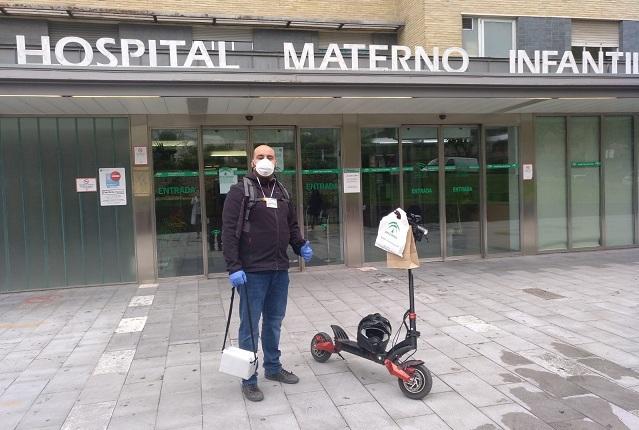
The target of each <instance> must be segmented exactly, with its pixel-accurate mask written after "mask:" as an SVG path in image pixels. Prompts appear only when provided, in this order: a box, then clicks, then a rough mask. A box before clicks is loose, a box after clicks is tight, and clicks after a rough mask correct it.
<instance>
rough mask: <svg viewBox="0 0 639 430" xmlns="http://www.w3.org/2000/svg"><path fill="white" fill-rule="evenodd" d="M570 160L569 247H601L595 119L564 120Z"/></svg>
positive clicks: (598, 167)
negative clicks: (566, 122) (566, 128)
mask: <svg viewBox="0 0 639 430" xmlns="http://www.w3.org/2000/svg"><path fill="white" fill-rule="evenodd" d="M568 154H569V157H570V235H569V238H570V245H571V247H572V248H573V249H576V248H591V247H597V246H600V245H601V228H600V224H599V215H600V206H599V182H600V180H599V176H600V167H601V162H600V159H599V118H598V117H571V118H569V119H568Z"/></svg>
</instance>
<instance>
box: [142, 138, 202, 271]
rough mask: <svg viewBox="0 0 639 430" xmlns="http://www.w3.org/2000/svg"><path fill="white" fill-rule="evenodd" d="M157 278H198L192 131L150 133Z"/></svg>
mask: <svg viewBox="0 0 639 430" xmlns="http://www.w3.org/2000/svg"><path fill="white" fill-rule="evenodd" d="M151 139H152V144H153V167H154V182H155V229H156V235H157V236H156V237H157V258H158V276H159V277H161V278H166V277H172V276H186V275H201V274H202V273H203V264H202V239H201V229H202V224H201V222H202V218H201V215H202V213H201V207H202V205H201V202H200V187H199V179H198V170H199V169H198V153H197V132H196V130H182V129H164V130H153V131H152V137H151Z"/></svg>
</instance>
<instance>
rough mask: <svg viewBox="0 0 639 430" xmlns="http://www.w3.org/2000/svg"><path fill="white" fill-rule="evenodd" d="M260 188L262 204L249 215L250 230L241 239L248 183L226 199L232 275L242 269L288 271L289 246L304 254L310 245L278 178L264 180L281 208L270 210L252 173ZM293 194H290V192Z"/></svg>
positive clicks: (239, 185) (224, 226) (224, 233)
mask: <svg viewBox="0 0 639 430" xmlns="http://www.w3.org/2000/svg"><path fill="white" fill-rule="evenodd" d="M247 177H248V178H249V179H251V180H252V181H253V182H254V184H255V186H256V188H257V190H256V191H257V193H256V196H258V197H259V198H258V201H257V203H256V205H255V206H254V207H253V208H252V209H251V212H250V216H249V223H250V231H249V232H248V233H244V232H243V233H242V235H241V236H240V239H239V240H238V239H237V238H236V237H235V232H236V229H237V223H238V222H242V219H240V211H241V207H242V200H244V199H246V200H247V201H246V205H247V206H248V197H244V184H243V183H242V181H239V182H238V183H237V184H235V185H233V186H232V187H231V189H230V191H229V193H228V194H227V196H226V199H225V200H224V210H223V212H222V248H223V250H224V259H225V260H226V269H227V270H228V271H229V273H233V272H236V271H238V270H244V271H245V272H263V271H266V270H286V269H288V267H289V263H288V256H287V255H286V249H287V248H288V245H291V247H293V251H294V252H295V253H296V254H297V255H300V248H301V247H302V246H303V245H304V243H306V241H305V240H304V238H303V237H302V234H301V233H300V229H299V226H298V225H297V214H296V211H295V206H294V205H293V202H292V201H289V202H288V204H287V203H286V202H285V201H284V195H283V193H282V190H281V188H280V187H279V186H278V185H277V184H276V183H275V181H276V180H275V179H272V180H271V181H270V182H265V181H264V179H262V181H263V183H262V189H263V190H264V194H266V196H267V197H270V195H271V191H272V190H273V187H275V190H273V198H277V209H274V208H267V207H266V202H265V201H263V200H261V197H262V191H260V186H259V183H258V182H257V181H258V179H257V176H256V175H255V173H253V172H251V173H249V174H248V175H247ZM289 193H290V191H289Z"/></svg>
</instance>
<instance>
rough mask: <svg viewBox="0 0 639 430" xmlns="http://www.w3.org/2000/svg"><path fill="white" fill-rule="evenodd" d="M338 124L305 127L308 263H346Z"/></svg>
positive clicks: (305, 234)
mask: <svg viewBox="0 0 639 430" xmlns="http://www.w3.org/2000/svg"><path fill="white" fill-rule="evenodd" d="M339 132H340V130H339V129H338V128H303V129H301V130H300V136H301V144H302V190H303V191H302V192H303V202H304V230H305V231H304V237H305V238H306V239H308V240H310V241H311V243H312V245H313V254H314V257H313V259H312V260H311V262H310V263H307V266H319V265H324V264H336V263H343V261H344V259H343V255H342V249H343V247H342V237H341V231H340V230H341V226H340V219H341V216H340V204H339V202H340V199H339V193H340V174H339V167H340V163H339V140H340V133H339Z"/></svg>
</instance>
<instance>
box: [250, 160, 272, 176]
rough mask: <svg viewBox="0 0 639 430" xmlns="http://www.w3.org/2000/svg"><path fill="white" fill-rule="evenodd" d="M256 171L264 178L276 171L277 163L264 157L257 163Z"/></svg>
mask: <svg viewBox="0 0 639 430" xmlns="http://www.w3.org/2000/svg"><path fill="white" fill-rule="evenodd" d="M255 171H256V172H257V174H258V175H260V176H261V177H263V178H268V177H269V176H271V175H272V174H273V172H274V171H275V165H274V164H273V162H272V161H271V160H269V159H268V158H262V159H261V160H260V161H258V162H257V163H255Z"/></svg>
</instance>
